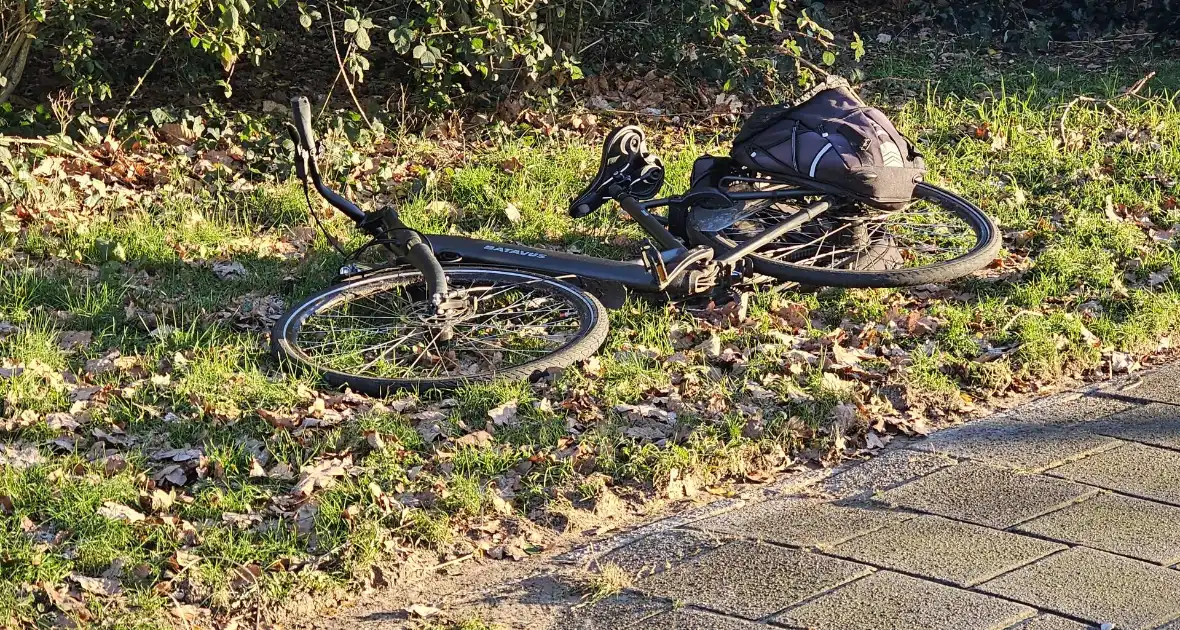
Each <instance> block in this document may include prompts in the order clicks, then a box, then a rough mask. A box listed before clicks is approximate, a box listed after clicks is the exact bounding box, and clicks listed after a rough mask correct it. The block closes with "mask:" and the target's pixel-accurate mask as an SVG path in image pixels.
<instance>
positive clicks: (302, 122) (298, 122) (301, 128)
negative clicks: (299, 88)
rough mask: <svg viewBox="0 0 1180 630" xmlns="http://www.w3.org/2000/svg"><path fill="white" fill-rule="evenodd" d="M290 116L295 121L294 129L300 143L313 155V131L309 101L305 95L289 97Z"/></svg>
mask: <svg viewBox="0 0 1180 630" xmlns="http://www.w3.org/2000/svg"><path fill="white" fill-rule="evenodd" d="M291 118H292V119H293V120H294V121H295V131H297V132H299V140H300V144H301V145H302V146H303V148H304V150H306V151H307V152H308V153H311V154H312V155H315V133H314V132H313V131H312V130H311V103H309V102H308V101H307V97H306V96H296V97H295V98H293V99H291Z"/></svg>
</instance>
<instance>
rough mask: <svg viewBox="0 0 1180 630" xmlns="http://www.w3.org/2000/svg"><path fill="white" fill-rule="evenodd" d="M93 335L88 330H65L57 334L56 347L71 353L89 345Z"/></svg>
mask: <svg viewBox="0 0 1180 630" xmlns="http://www.w3.org/2000/svg"><path fill="white" fill-rule="evenodd" d="M93 337H94V333H93V332H91V331H89V330H67V331H64V332H60V333H58V334H57V347H58V348H61V349H62V350H65V351H66V352H73V351H74V350H78V349H81V348H85V347H86V346H89V345H90V340H91V339H92V338H93Z"/></svg>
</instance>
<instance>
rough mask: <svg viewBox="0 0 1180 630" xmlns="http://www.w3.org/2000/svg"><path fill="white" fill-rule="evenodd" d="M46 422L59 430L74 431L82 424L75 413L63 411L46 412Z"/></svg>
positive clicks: (51, 427)
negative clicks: (75, 417) (75, 416)
mask: <svg viewBox="0 0 1180 630" xmlns="http://www.w3.org/2000/svg"><path fill="white" fill-rule="evenodd" d="M45 424H46V426H48V427H49V428H50V429H55V430H58V431H73V430H74V429H77V428H78V427H79V426H80V425H79V424H78V421H77V420H75V419H74V416H73V414H68V413H65V412H62V411H57V412H54V413H50V414H46V415H45Z"/></svg>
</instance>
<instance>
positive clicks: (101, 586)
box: [70, 573, 123, 597]
mask: <svg viewBox="0 0 1180 630" xmlns="http://www.w3.org/2000/svg"><path fill="white" fill-rule="evenodd" d="M70 579H71V580H72V581H74V582H75V583H77V584H78V586H80V587H82V590H84V591H86V592H87V593H91V594H93V595H99V596H101V597H114V596H116V595H118V594H120V593H122V592H123V587H122V586H120V585H119V581H118V580H115V579H112V578H92V577H87V576H85V575H81V574H79V573H71V574H70Z"/></svg>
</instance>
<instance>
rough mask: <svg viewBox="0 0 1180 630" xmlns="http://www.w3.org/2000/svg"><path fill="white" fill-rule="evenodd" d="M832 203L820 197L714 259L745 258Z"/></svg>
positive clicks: (821, 211) (830, 206) (726, 261)
mask: <svg viewBox="0 0 1180 630" xmlns="http://www.w3.org/2000/svg"><path fill="white" fill-rule="evenodd" d="M833 204H834V201H833V200H832V199H831V198H830V197H824V198H823V199H820V200H819V201H816V202H814V203H812V204H810V205H809V206H807V207H806V208H803V209H802V210H800V211H798V212H796V213H795V214H792V215H791V216H789V217H787V219H786V220H785V221H783V222H782V223H779V224H778V225H776V226H774V227H772V228H770V229H768V230H764V231H762V232H761V233H759V234H758V236H755V237H754V238H751V239H749V240H747V241H744V242H743V243H742V244H741V245H739V246H738V247H735V248H733V249H731V250H729V251H727V252H725V253H724V254H722V255H720V256H718V257H717V259H716V260H717V262H718V263H721V264H723V265H725V264H733V263H735V262H737V261H738V260H741V259H742V258H745V257H746V256H748V255H750V254H752V253H754V252H755V251H757V250H758V248H760V247H762V246H763V245H765V244H767V243H769V242H771V241H773V240H774V239H776V238H778V237H780V236H782V235H783V234H786V233H787V232H790V231H791V230H795V229H798V228H799V226H801V225H803V224H804V223H807V222H808V221H810V220H812V219H814V218H816V217H818V216H819V215H821V214H823V213H825V212H827V211H828V210H830V209H831V208H832V206H833Z"/></svg>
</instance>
